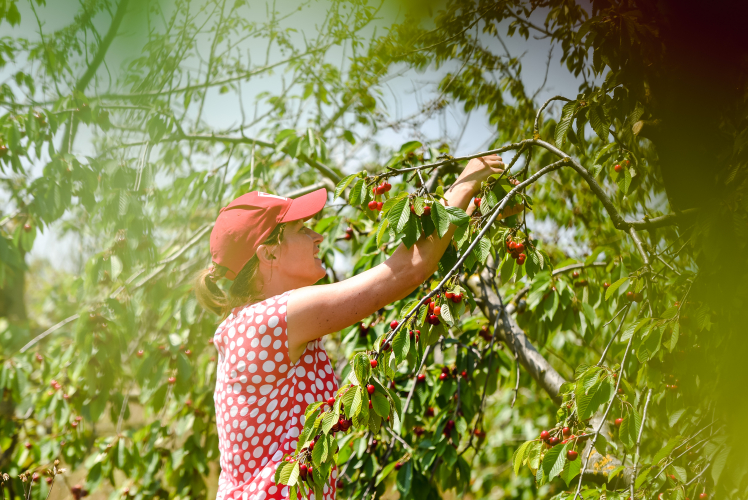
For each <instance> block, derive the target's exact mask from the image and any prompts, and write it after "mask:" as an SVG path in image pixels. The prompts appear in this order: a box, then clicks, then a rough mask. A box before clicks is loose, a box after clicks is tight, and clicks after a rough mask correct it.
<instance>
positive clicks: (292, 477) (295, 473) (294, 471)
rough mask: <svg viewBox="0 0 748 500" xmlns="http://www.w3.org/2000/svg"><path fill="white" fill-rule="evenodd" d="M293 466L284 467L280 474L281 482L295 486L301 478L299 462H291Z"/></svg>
mask: <svg viewBox="0 0 748 500" xmlns="http://www.w3.org/2000/svg"><path fill="white" fill-rule="evenodd" d="M289 464H291V465H292V467H284V468H283V471H282V472H281V474H280V483H281V484H287V485H288V486H293V485H294V484H296V480H297V479H298V478H299V462H289Z"/></svg>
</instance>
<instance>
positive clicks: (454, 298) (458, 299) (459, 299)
mask: <svg viewBox="0 0 748 500" xmlns="http://www.w3.org/2000/svg"><path fill="white" fill-rule="evenodd" d="M452 302H454V303H455V304H459V303H460V302H462V294H461V293H456V294H454V295H453V296H452Z"/></svg>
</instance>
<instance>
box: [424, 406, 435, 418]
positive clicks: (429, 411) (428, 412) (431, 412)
mask: <svg viewBox="0 0 748 500" xmlns="http://www.w3.org/2000/svg"><path fill="white" fill-rule="evenodd" d="M426 416H427V417H433V416H434V409H433V408H432V407H430V406H429V407H428V408H426Z"/></svg>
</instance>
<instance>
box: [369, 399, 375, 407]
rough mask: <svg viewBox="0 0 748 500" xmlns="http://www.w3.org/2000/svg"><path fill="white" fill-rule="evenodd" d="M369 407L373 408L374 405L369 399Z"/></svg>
mask: <svg viewBox="0 0 748 500" xmlns="http://www.w3.org/2000/svg"><path fill="white" fill-rule="evenodd" d="M369 408H374V405H373V404H372V402H371V400H369Z"/></svg>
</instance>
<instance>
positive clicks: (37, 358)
mask: <svg viewBox="0 0 748 500" xmlns="http://www.w3.org/2000/svg"><path fill="white" fill-rule="evenodd" d="M36 360H37V361H38V362H40V363H41V362H42V361H43V360H44V358H43V357H42V355H41V354H39V353H36Z"/></svg>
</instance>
